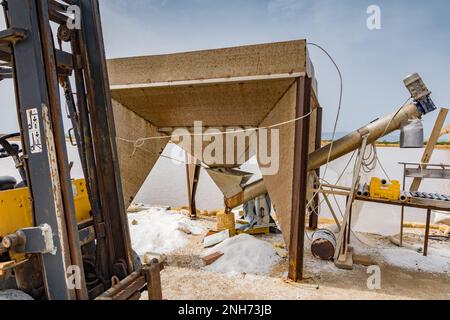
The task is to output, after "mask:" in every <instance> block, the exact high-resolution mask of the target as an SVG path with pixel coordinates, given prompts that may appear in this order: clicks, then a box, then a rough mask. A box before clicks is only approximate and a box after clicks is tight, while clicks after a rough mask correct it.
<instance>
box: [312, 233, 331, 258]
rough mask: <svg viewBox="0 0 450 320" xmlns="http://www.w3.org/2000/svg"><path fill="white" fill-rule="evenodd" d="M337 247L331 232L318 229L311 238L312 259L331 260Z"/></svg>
mask: <svg viewBox="0 0 450 320" xmlns="http://www.w3.org/2000/svg"><path fill="white" fill-rule="evenodd" d="M336 246H337V240H336V237H335V235H334V233H333V232H331V231H330V230H327V229H320V230H317V231H316V232H314V234H313V236H312V245H311V252H312V254H313V255H314V257H316V258H318V259H322V260H331V259H333V256H334V251H335V249H336Z"/></svg>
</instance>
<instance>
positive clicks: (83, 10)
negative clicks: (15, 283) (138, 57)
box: [0, 0, 134, 300]
mask: <svg viewBox="0 0 450 320" xmlns="http://www.w3.org/2000/svg"><path fill="white" fill-rule="evenodd" d="M2 6H3V10H4V13H5V20H6V24H7V29H6V30H3V31H0V60H1V61H3V63H2V67H0V80H1V79H7V78H12V79H13V81H14V85H15V95H16V103H17V114H18V119H19V125H20V131H21V139H22V146H23V156H22V158H21V160H22V161H21V165H22V166H23V168H24V169H25V172H26V184H27V186H28V187H29V189H30V197H31V199H32V207H33V218H34V226H35V227H36V228H43V226H46V227H47V228H48V227H49V228H50V230H51V233H52V234H53V245H54V250H52V252H45V251H42V252H41V254H40V255H39V260H40V272H41V273H42V278H43V282H44V288H45V298H47V299H56V300H74V299H81V300H83V299H89V298H90V299H93V298H96V297H98V296H100V295H101V294H103V293H104V292H105V291H107V290H109V289H110V288H111V287H113V286H114V284H117V283H115V281H113V280H112V279H118V280H119V281H120V280H123V279H125V278H127V277H129V276H130V275H131V274H132V273H133V272H134V267H133V260H132V259H133V257H132V249H131V241H130V235H129V229H128V222H127V216H126V209H125V204H124V200H123V194H122V185H121V177H120V172H119V161H118V154H117V147H116V133H115V125H114V118H113V110H112V102H111V95H110V89H109V81H108V74H107V68H106V58H105V50H104V43H103V36H102V27H101V21H100V12H99V4H98V0H64V1H63V0H58V1H56V0H4V1H3V2H2ZM71 13H73V14H71ZM77 19H79V20H78V22H80V23H79V26H78V27H77V23H76V22H77ZM54 30H57V35H56V36H55V35H54ZM55 33H56V32H55ZM63 47H64V48H65V49H66V51H64V50H63ZM72 83H73V84H74V86H75V93H73V92H72V88H71V86H72ZM60 88H62V89H63V92H62V93H63V95H64V96H65V99H66V103H67V106H68V112H69V116H70V119H71V121H72V126H73V131H74V133H75V134H74V135H75V139H76V144H77V148H78V152H79V156H80V160H81V164H82V168H83V173H84V177H85V179H86V184H87V189H88V193H89V199H90V204H91V207H92V221H88V222H87V223H88V224H91V226H93V227H94V230H95V241H94V246H95V249H94V254H93V256H94V259H93V261H94V269H95V274H96V278H97V282H95V281H94V285H92V283H91V284H90V285H89V286H88V285H87V283H86V275H85V274H84V272H85V270H84V266H85V265H86V256H85V255H86V254H85V251H86V250H85V248H82V245H81V244H80V236H79V228H80V227H79V225H78V223H77V221H76V216H75V209H74V201H73V190H72V184H71V176H70V164H69V160H68V155H67V147H66V134H65V130H64V124H63V111H62V110H63V109H62V108H61V99H60V93H61V92H60ZM91 245H92V244H91ZM91 256H92V255H91ZM74 266H75V267H78V268H77V269H76V270H79V273H80V274H81V280H80V282H79V283H78V285H76V286H75V287H74V286H72V285H71V283H70V281H68V277H69V276H70V275H71V270H74ZM17 273H19V274H17V278H18V279H22V278H24V279H25V280H24V281H28V280H26V275H25V274H22V275H21V274H20V272H19V271H17Z"/></svg>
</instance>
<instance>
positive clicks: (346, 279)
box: [143, 220, 450, 300]
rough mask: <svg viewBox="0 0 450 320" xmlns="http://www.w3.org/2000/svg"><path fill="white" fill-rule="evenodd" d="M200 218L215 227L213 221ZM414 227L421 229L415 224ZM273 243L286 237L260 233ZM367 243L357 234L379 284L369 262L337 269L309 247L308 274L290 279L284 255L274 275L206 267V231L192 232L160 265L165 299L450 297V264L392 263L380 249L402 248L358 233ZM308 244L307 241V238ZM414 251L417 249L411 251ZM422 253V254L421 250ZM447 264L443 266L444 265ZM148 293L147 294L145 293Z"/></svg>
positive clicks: (359, 249)
mask: <svg viewBox="0 0 450 320" xmlns="http://www.w3.org/2000/svg"><path fill="white" fill-rule="evenodd" d="M201 223H202V224H205V226H207V227H209V228H213V226H214V223H213V222H211V221H206V220H201ZM414 232H415V233H419V232H423V231H421V230H414ZM259 238H260V239H263V240H266V241H268V242H271V243H276V242H282V238H281V236H280V235H270V236H261V237H259ZM358 238H360V239H361V238H363V239H364V240H363V241H364V243H367V242H369V243H370V247H369V246H367V245H366V244H363V243H361V242H359V241H358V240H354V244H353V245H354V247H355V252H356V253H358V254H366V255H367V254H369V255H370V256H371V257H372V258H374V259H375V261H377V263H378V264H379V266H380V268H381V290H369V289H368V288H367V280H368V277H369V275H368V274H367V267H364V266H355V267H354V270H352V271H346V270H340V269H337V268H336V267H335V266H334V264H333V263H331V262H324V261H319V260H317V259H315V258H313V256H312V254H311V253H310V251H309V249H308V248H307V249H306V250H305V252H306V258H305V263H306V266H305V268H306V280H305V281H304V282H302V283H293V282H291V281H288V280H287V279H286V276H287V269H288V261H287V259H283V260H282V261H281V262H280V263H279V264H278V265H276V266H275V267H274V269H273V270H272V272H271V274H270V275H266V276H261V275H251V274H239V275H235V276H227V275H224V274H219V273H213V272H207V271H205V270H202V267H203V262H202V260H201V258H200V255H201V253H202V251H203V250H204V249H203V246H202V240H203V237H202V236H190V237H189V243H188V245H187V246H186V247H184V248H183V249H181V250H178V251H176V252H174V253H172V254H169V255H168V256H167V265H166V267H165V270H164V271H162V275H161V276H162V287H163V294H164V298H165V299H169V300H181V299H186V300H209V299H231V300H268V299H275V300H297V299H298V300H312V299H317V300H324V299H332V300H335V299H363V300H365V299H381V300H384V299H433V300H435V299H436V300H448V299H450V274H449V273H448V270H447V271H445V272H441V273H431V272H425V271H420V270H409V269H405V268H402V267H398V266H393V265H390V264H388V263H387V262H386V261H384V260H383V257H382V256H383V255H382V250H408V249H399V248H397V247H395V246H394V245H392V244H391V243H390V242H389V240H388V239H386V238H384V237H381V236H376V235H369V234H364V235H362V234H361V235H359V236H358ZM406 239H407V241H408V242H410V243H414V242H416V244H420V242H419V240H420V237H419V236H417V235H414V234H408V235H407V237H406ZM307 247H309V246H308V244H307ZM430 247H431V248H432V250H435V249H436V250H437V249H443V250H448V249H449V244H448V243H443V242H438V241H431V243H430ZM413 254H417V255H419V254H418V253H415V252H413ZM419 256H420V255H419ZM444 269H445V268H444ZM143 299H145V296H144V297H143Z"/></svg>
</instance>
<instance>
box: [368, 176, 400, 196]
mask: <svg viewBox="0 0 450 320" xmlns="http://www.w3.org/2000/svg"><path fill="white" fill-rule="evenodd" d="M370 196H371V197H372V198H375V199H387V200H393V201H397V200H399V199H400V182H399V181H397V180H392V181H390V182H388V181H385V180H381V179H379V178H372V180H371V181H370Z"/></svg>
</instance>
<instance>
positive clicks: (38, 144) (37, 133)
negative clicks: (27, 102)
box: [27, 108, 42, 153]
mask: <svg viewBox="0 0 450 320" xmlns="http://www.w3.org/2000/svg"><path fill="white" fill-rule="evenodd" d="M27 122H28V135H29V137H30V150H31V153H42V136H41V127H40V126H39V111H38V109H36V108H34V109H28V110H27Z"/></svg>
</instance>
